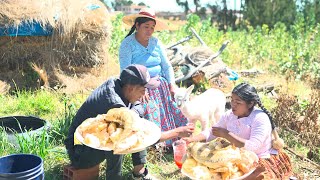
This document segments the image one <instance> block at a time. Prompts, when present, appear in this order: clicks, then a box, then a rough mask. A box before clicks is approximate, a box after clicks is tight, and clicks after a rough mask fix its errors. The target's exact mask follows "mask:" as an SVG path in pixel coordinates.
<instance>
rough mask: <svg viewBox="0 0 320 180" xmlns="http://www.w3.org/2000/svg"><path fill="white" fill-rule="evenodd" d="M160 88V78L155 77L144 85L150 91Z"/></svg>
mask: <svg viewBox="0 0 320 180" xmlns="http://www.w3.org/2000/svg"><path fill="white" fill-rule="evenodd" d="M159 86H160V80H159V76H155V77H153V78H151V79H150V80H149V81H148V83H147V84H145V85H144V87H146V88H149V89H156V88H157V87H159Z"/></svg>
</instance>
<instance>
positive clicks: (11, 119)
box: [0, 116, 50, 145]
mask: <svg viewBox="0 0 320 180" xmlns="http://www.w3.org/2000/svg"><path fill="white" fill-rule="evenodd" d="M0 126H2V127H3V128H4V129H5V131H6V133H7V135H8V140H9V142H11V143H13V144H16V145H17V144H18V143H17V138H16V135H17V136H19V137H25V138H28V137H29V136H28V135H40V134H41V133H42V132H43V131H42V130H47V129H49V128H50V124H49V123H48V122H47V121H46V120H43V119H40V118H37V117H34V116H7V117H0Z"/></svg>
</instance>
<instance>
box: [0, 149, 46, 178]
mask: <svg viewBox="0 0 320 180" xmlns="http://www.w3.org/2000/svg"><path fill="white" fill-rule="evenodd" d="M0 180H44V169H43V160H42V158H41V157H39V156H36V155H33V154H12V155H8V156H4V157H1V158H0Z"/></svg>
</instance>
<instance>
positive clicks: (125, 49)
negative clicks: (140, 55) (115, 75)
mask: <svg viewBox="0 0 320 180" xmlns="http://www.w3.org/2000/svg"><path fill="white" fill-rule="evenodd" d="M119 63H120V71H122V70H123V69H124V68H126V67H128V66H129V65H131V64H132V50H131V47H130V42H128V40H127V39H124V40H123V41H122V43H121V45H120V48H119Z"/></svg>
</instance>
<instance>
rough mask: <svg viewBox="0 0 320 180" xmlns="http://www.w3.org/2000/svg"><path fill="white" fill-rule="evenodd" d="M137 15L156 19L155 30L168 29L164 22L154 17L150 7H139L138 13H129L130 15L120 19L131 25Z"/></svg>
mask: <svg viewBox="0 0 320 180" xmlns="http://www.w3.org/2000/svg"><path fill="white" fill-rule="evenodd" d="M138 17H147V18H150V19H154V20H155V21H156V26H155V30H156V31H161V30H164V29H169V27H168V26H167V24H166V23H164V22H162V21H161V20H159V19H158V18H156V15H155V12H154V10H152V9H150V8H141V10H140V12H139V13H138V14H130V15H127V16H124V17H123V18H122V21H123V22H124V23H125V24H127V25H129V26H133V25H134V21H135V20H136V18H138Z"/></svg>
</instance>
